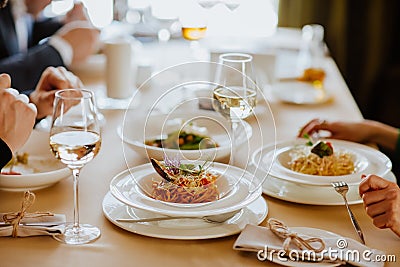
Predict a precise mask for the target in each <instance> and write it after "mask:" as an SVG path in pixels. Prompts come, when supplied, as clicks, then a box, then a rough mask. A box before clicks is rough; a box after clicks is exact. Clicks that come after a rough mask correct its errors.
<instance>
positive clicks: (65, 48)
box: [48, 35, 74, 67]
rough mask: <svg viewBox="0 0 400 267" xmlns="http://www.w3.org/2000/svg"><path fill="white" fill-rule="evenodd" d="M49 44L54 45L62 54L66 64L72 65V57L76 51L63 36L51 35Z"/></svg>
mask: <svg viewBox="0 0 400 267" xmlns="http://www.w3.org/2000/svg"><path fill="white" fill-rule="evenodd" d="M48 44H49V45H51V46H52V47H54V49H56V50H57V51H58V53H60V56H61V58H62V60H63V62H64V64H65V66H67V67H68V66H70V65H71V62H72V57H73V55H74V51H73V50H72V47H71V45H70V44H69V43H68V42H66V41H64V40H63V39H62V38H61V37H58V36H56V35H53V36H52V37H50V39H49V42H48Z"/></svg>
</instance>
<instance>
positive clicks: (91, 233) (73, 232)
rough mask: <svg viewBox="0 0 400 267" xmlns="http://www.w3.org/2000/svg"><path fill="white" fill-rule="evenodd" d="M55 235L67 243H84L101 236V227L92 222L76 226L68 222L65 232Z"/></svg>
mask: <svg viewBox="0 0 400 267" xmlns="http://www.w3.org/2000/svg"><path fill="white" fill-rule="evenodd" d="M53 237H54V239H56V240H57V241H59V242H62V243H65V244H69V245H82V244H87V243H90V242H93V241H95V240H96V239H98V238H99V237H100V229H99V228H97V227H96V226H93V225H90V224H79V227H75V226H74V224H73V223H67V224H66V225H65V231H64V233H63V234H61V235H55V236H53Z"/></svg>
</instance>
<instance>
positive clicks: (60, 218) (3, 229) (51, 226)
mask: <svg viewBox="0 0 400 267" xmlns="http://www.w3.org/2000/svg"><path fill="white" fill-rule="evenodd" d="M6 214H7V213H0V236H13V235H15V237H27V236H36V235H57V234H62V233H63V232H64V228H65V221H66V218H65V215H64V214H51V213H48V214H47V215H45V216H40V217H33V218H22V219H21V221H20V222H19V224H18V226H17V229H16V230H15V231H14V225H13V224H12V223H7V222H4V220H3V216H4V215H6Z"/></svg>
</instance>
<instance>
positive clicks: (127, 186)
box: [110, 162, 262, 217]
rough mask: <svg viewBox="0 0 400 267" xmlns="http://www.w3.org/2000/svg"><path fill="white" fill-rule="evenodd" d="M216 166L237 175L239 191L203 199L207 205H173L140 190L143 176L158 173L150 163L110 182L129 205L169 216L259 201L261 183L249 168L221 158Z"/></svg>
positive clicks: (219, 210) (222, 209) (210, 211)
mask: <svg viewBox="0 0 400 267" xmlns="http://www.w3.org/2000/svg"><path fill="white" fill-rule="evenodd" d="M212 168H213V170H215V171H217V172H220V173H224V175H227V176H229V177H232V178H233V179H235V182H233V183H231V182H230V183H231V184H234V185H235V188H234V189H233V190H235V192H234V194H232V195H230V194H229V193H228V194H227V196H226V197H223V198H222V199H220V200H218V201H215V202H209V203H205V204H204V203H203V205H193V206H191V207H187V206H178V205H171V203H166V202H163V201H155V200H153V199H149V197H147V196H144V194H143V193H142V192H139V191H138V190H140V189H139V186H138V181H140V179H141V177H146V176H147V175H149V174H152V173H154V175H155V176H156V175H158V174H157V173H156V172H155V170H154V169H153V167H152V165H151V164H150V163H148V164H144V165H140V166H137V167H134V168H130V169H128V170H125V171H123V172H121V173H119V174H117V175H116V176H115V177H114V178H113V179H112V181H111V183H110V191H111V193H112V194H113V196H114V197H115V198H117V199H118V200H119V201H121V202H123V203H125V204H126V205H128V206H131V207H135V208H139V209H143V210H147V211H150V212H154V213H159V214H164V215H169V216H188V217H198V216H209V215H217V214H221V213H228V212H231V211H235V210H239V209H241V208H243V207H245V206H247V205H249V204H250V203H252V202H253V201H255V200H256V199H257V198H258V197H259V196H260V195H261V194H262V189H261V186H259V187H255V185H254V184H252V182H251V181H252V179H253V175H251V174H250V173H249V172H247V171H245V170H243V169H240V168H237V167H233V166H230V165H226V164H222V163H217V162H215V163H214V165H213V167H212Z"/></svg>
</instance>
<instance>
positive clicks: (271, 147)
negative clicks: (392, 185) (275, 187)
mask: <svg viewBox="0 0 400 267" xmlns="http://www.w3.org/2000/svg"><path fill="white" fill-rule="evenodd" d="M323 140H325V141H329V142H332V143H338V144H340V145H342V146H345V145H347V146H349V145H351V146H353V147H354V146H355V147H356V148H359V149H362V150H367V151H369V152H371V153H372V151H373V152H374V153H378V154H379V155H380V158H382V159H384V160H385V163H386V166H388V165H389V167H388V168H386V169H385V171H383V172H382V173H381V174H380V176H384V175H386V174H388V173H389V172H390V171H391V169H392V161H391V160H390V159H389V157H388V156H386V155H385V154H384V153H382V152H381V151H379V150H376V149H374V148H372V147H369V146H367V145H364V144H360V143H356V142H351V141H346V140H339V139H329V138H324V139H323ZM301 141H303V142H304V139H302V138H296V139H290V140H283V141H279V142H276V143H270V144H267V145H264V146H262V147H260V148H258V149H257V150H255V151H254V152H253V154H252V155H251V164H252V165H253V166H257V165H258V164H256V163H257V162H256V157H257V155H259V154H260V153H261V151H263V150H268V151H272V150H275V151H276V150H277V149H280V148H284V147H285V146H293V145H295V144H298V143H300V142H301ZM264 156H265V153H264V154H263V156H262V157H260V159H259V160H260V161H262V160H263V158H264ZM363 156H365V155H363ZM277 157H278V155H276V154H275V153H274V158H273V160H274V161H276V160H277ZM367 158H368V159H369V157H367ZM271 162H272V164H271V165H270V168H269V171H268V174H269V175H273V176H276V177H278V178H280V179H283V180H287V181H292V182H296V183H299V184H306V185H314V186H316V185H319V186H331V185H330V183H331V181H328V182H325V183H320V182H311V181H308V180H303V179H302V178H301V176H302V174H301V173H299V174H298V175H297V176H298V177H291V176H288V175H286V176H283V175H282V176H279V175H276V174H275V173H274V172H273V168H274V166H273V165H274V164H275V163H274V162H273V161H271ZM256 170H261V171H263V172H267V170H265V169H263V168H262V167H256ZM350 175H356V174H350ZM360 175H361V174H360ZM308 176H310V175H308ZM308 176H306V177H308ZM311 177H312V176H311ZM316 177H318V178H321V177H324V176H316ZM360 182H361V179H359V180H356V181H355V182H347V184H348V185H356V184H359V183H360Z"/></svg>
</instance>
